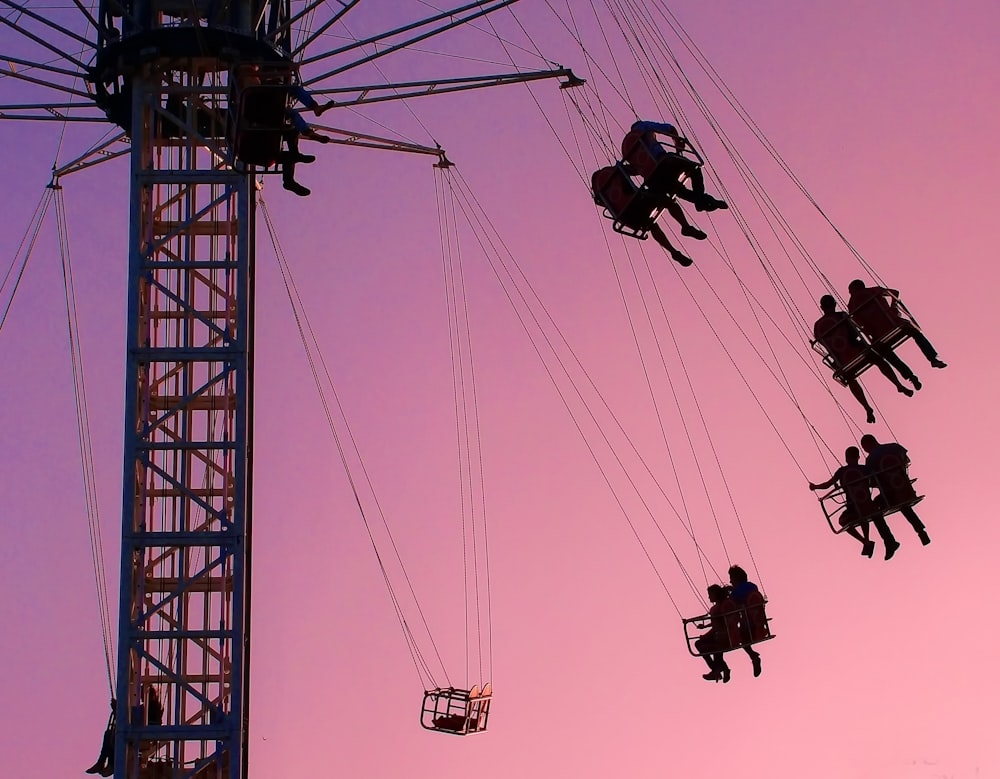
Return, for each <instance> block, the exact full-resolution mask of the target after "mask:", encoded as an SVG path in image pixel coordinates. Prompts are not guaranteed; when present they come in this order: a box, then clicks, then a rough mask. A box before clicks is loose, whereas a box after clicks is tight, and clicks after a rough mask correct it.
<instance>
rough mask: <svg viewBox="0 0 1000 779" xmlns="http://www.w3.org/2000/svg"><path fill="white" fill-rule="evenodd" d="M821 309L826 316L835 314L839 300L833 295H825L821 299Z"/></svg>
mask: <svg viewBox="0 0 1000 779" xmlns="http://www.w3.org/2000/svg"><path fill="white" fill-rule="evenodd" d="M819 307H820V309H822V311H823V313H824V314H830V313H833V311H834V310H835V309H836V308H837V299H836V298H835V297H834V296H833V295H824V296H823V297H821V298H820V299H819Z"/></svg>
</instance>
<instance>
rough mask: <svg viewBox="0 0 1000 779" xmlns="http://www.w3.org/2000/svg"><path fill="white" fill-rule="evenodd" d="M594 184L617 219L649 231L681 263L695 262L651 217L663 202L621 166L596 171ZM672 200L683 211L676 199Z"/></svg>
mask: <svg viewBox="0 0 1000 779" xmlns="http://www.w3.org/2000/svg"><path fill="white" fill-rule="evenodd" d="M590 184H591V189H592V191H593V195H594V202H596V203H597V204H598V205H601V206H604V207H605V208H607V209H608V212H609V213H610V214H611V215H612V216H613V217H614V218H615V220H616V221H619V222H621V223H622V224H623V225H625V226H626V227H628V228H630V229H632V230H638V231H643V230H645V231H648V232H649V234H650V235H651V236H653V240H654V241H656V242H657V243H658V244H660V246H662V247H663V248H664V249H666V250H667V251H668V252H669V253H670V257H671V258H672V259H673V261H674V262H676V263H677V264H678V265H683V266H684V267H687V266H688V265H690V264H691V258H690V257H688V256H687V255H685V254H683V253H682V252H681V251H680V250H678V249H677V248H675V247H674V245H673V244H672V243H670V239H669V238H668V237H667V235H666V233H664V232H663V230H662V229H661V228H660V226H659V225H658V224H656V222H654V221H652V220H651V219H650V217H651V215H652V213H653V211H654V210H655V209H656V208H658V207H660V206H661V205H662V204H660V203H658V202H654V200H653V199H652V198H651V197H650V196H649V195H648V194H647V193H645V192H642V191H641V190H640V189H639V188H638V187H637V186H636V185H635V182H633V181H632V177H631V176H629V175H628V174H627V173H626V172H625V171H624V170H623V169H622V167H621V166H619V165H608V166H607V167H604V168H601V169H600V170H596V171H594V173H593V175H592V176H591V177H590ZM668 199H669V198H668ZM670 202H671V203H672V204H673V207H674V208H676V209H677V210H678V211H680V206H678V205H677V203H676V201H674V200H670ZM680 214H681V217H682V218H683V216H684V212H683V211H680ZM699 232H700V231H699ZM701 236H702V238H704V237H705V234H704V233H701Z"/></svg>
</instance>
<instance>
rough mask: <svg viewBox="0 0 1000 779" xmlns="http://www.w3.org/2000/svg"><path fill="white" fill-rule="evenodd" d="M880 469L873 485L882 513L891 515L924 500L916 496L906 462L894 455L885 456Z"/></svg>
mask: <svg viewBox="0 0 1000 779" xmlns="http://www.w3.org/2000/svg"><path fill="white" fill-rule="evenodd" d="M880 464H881V466H882V467H881V468H880V469H879V470H878V471H876V473H875V484H876V485H877V486H878V492H879V494H878V498H877V499H876V502H877V503H878V505H879V506H880V508H882V511H883V513H885V514H893V513H895V512H897V511H900V510H901V509H904V508H909V507H910V506H915V505H916V504H917V503H919V502H920V501H922V500H923V499H924V496H923V495H918V494H917V491H916V489H915V488H914V486H913V485H914V484H916V481H917V480H916V479H911V478H910V474H909V470H908V468H907V464H906V462H905V461H904V460H903V458H901V457H898V456H896V455H886V456H884V457H882V458H881V463H880Z"/></svg>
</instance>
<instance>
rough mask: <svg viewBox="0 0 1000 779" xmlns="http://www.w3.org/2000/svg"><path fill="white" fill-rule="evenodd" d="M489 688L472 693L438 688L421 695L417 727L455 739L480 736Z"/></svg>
mask: <svg viewBox="0 0 1000 779" xmlns="http://www.w3.org/2000/svg"><path fill="white" fill-rule="evenodd" d="M492 697H493V688H492V685H491V684H489V683H488V682H487V684H486V685H484V686H483V687H482V688H480V687H479V685H476V686H475V687H473V688H472V689H471V690H460V689H458V688H456V687H438V688H436V689H434V690H428V691H426V692H425V693H424V702H423V706H422V707H421V710H420V725H421V726H422V727H423V728H425V729H426V730H437V731H439V732H441V733H451V734H453V735H456V736H467V735H470V734H472V733H483V732H484V731H485V730H486V720H487V719H488V717H489V711H490V700H491V699H492Z"/></svg>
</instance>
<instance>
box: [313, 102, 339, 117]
mask: <svg viewBox="0 0 1000 779" xmlns="http://www.w3.org/2000/svg"><path fill="white" fill-rule="evenodd" d="M334 103H335V101H333V100H331V101H330V102H328V103H326V104H325V105H317V106H316V107H315V108H314V109H313V113H314V114H316V116H322V115H323V113H325V112H326V111H328V110H329V109H331V108H333V106H334Z"/></svg>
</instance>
